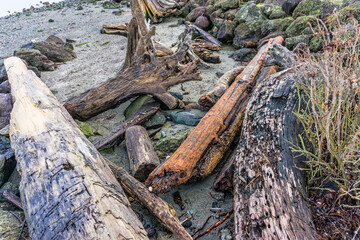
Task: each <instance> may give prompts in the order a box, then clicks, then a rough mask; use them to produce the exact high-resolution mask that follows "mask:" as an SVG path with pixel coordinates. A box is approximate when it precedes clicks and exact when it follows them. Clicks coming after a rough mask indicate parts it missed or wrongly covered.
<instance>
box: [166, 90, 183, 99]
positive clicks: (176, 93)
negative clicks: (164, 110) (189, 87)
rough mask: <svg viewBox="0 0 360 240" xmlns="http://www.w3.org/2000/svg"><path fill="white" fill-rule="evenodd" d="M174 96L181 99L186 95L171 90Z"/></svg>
mask: <svg viewBox="0 0 360 240" xmlns="http://www.w3.org/2000/svg"><path fill="white" fill-rule="evenodd" d="M169 93H170V94H171V95H172V96H173V97H176V98H177V99H179V100H183V99H184V96H183V95H182V94H181V93H178V92H169Z"/></svg>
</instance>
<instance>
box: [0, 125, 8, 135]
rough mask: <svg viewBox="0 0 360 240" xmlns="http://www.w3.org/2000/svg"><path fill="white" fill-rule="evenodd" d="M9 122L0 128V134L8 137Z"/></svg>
mask: <svg viewBox="0 0 360 240" xmlns="http://www.w3.org/2000/svg"><path fill="white" fill-rule="evenodd" d="M9 130H10V124H8V125H6V126H5V127H3V128H2V129H0V136H5V137H9Z"/></svg>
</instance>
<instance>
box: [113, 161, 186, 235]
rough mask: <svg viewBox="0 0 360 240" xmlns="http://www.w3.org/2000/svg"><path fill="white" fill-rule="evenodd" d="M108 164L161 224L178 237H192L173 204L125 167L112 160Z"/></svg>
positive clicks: (129, 190) (123, 184)
mask: <svg viewBox="0 0 360 240" xmlns="http://www.w3.org/2000/svg"><path fill="white" fill-rule="evenodd" d="M108 164H109V167H110V168H111V170H112V172H113V173H114V175H115V177H116V179H117V180H118V181H119V182H120V184H121V186H122V187H123V188H124V190H125V191H126V192H127V193H128V194H129V195H130V196H132V197H133V198H134V199H136V200H137V201H138V202H140V203H141V204H142V205H143V206H145V207H146V208H147V209H148V210H149V211H150V212H151V213H152V214H153V215H154V216H155V217H156V218H157V219H158V221H159V222H160V224H161V225H163V226H164V227H165V228H166V229H167V230H169V231H171V232H172V233H173V234H174V235H175V236H176V237H177V238H178V239H181V240H191V239H192V237H191V236H190V234H189V233H188V232H187V231H186V230H185V228H184V227H183V226H182V225H181V223H180V222H179V219H178V218H177V216H176V211H175V210H174V209H173V207H172V206H171V205H169V204H168V203H167V202H165V201H164V200H162V199H161V198H160V197H158V196H156V195H155V194H153V193H151V192H150V191H149V190H148V188H147V187H145V185H144V184H142V183H141V182H139V181H137V180H136V179H135V178H134V177H132V176H130V174H128V173H127V172H126V171H125V170H124V169H123V168H120V167H117V166H116V165H115V164H114V163H112V162H110V161H108Z"/></svg>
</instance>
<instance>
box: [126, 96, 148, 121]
mask: <svg viewBox="0 0 360 240" xmlns="http://www.w3.org/2000/svg"><path fill="white" fill-rule="evenodd" d="M150 101H152V97H151V96H149V95H143V96H139V97H137V98H136V99H135V100H134V101H132V102H131V103H130V105H129V106H128V107H127V108H126V109H125V112H124V115H125V119H128V118H129V117H131V115H133V114H134V113H135V112H136V111H137V110H139V109H140V108H141V107H142V106H143V105H144V104H145V103H149V102H150Z"/></svg>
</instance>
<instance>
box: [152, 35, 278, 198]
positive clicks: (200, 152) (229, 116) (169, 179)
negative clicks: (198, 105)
mask: <svg viewBox="0 0 360 240" xmlns="http://www.w3.org/2000/svg"><path fill="white" fill-rule="evenodd" d="M282 41H283V38H282V37H278V38H275V39H271V40H270V41H269V42H268V43H267V44H266V45H264V46H262V47H261V48H260V50H259V52H258V54H257V55H256V56H255V58H254V59H253V60H252V61H251V62H250V63H249V65H248V66H247V67H246V68H245V69H244V71H243V72H242V73H241V74H240V75H239V76H238V77H237V78H236V79H235V81H234V82H233V84H232V85H231V87H230V88H229V89H228V90H227V91H226V92H225V94H224V95H223V96H222V97H221V98H220V99H219V101H218V102H217V103H216V104H215V105H214V106H213V107H212V108H211V109H210V110H209V112H208V113H207V114H206V115H205V116H204V117H203V118H202V120H201V121H200V123H199V124H198V125H197V126H196V128H195V129H194V130H193V131H192V132H191V133H190V135H189V136H188V137H187V139H185V141H184V142H183V143H182V144H181V146H180V147H179V148H178V149H177V150H176V151H175V153H174V154H173V155H172V156H171V157H170V158H169V159H167V160H166V161H165V162H164V163H162V164H161V165H159V166H158V167H157V168H156V169H155V170H154V171H153V172H152V173H151V174H150V175H149V177H148V179H147V180H146V184H147V185H149V186H152V188H153V190H154V191H155V192H159V193H160V192H161V193H163V192H168V191H170V190H171V189H172V188H173V187H174V186H177V185H181V184H184V183H186V182H187V181H188V180H189V179H190V178H191V177H193V176H194V174H193V171H194V169H195V167H196V166H197V165H198V162H199V161H200V160H201V159H202V158H203V156H204V154H205V153H207V152H208V151H209V149H210V153H209V154H211V155H214V156H215V155H216V156H217V157H216V161H219V157H222V156H223V154H224V150H225V149H226V148H227V147H228V146H225V145H223V144H220V145H219V147H220V148H221V149H220V150H219V151H216V149H215V148H211V147H212V145H216V144H217V142H219V137H221V135H222V134H223V133H224V132H225V133H226V134H229V135H231V136H229V137H228V136H226V135H224V138H225V139H226V142H229V141H228V139H230V138H231V137H232V136H235V135H234V133H233V132H227V131H226V130H227V128H228V127H229V126H230V125H231V126H239V122H238V121H240V119H238V121H236V122H234V123H233V119H234V117H235V116H236V115H237V112H236V111H234V108H235V107H236V108H237V107H240V108H239V110H240V109H241V108H242V107H243V105H242V102H243V101H244V100H245V98H243V99H241V98H242V95H243V94H244V93H245V94H247V93H248V88H249V87H252V84H253V81H254V79H255V77H256V75H257V73H258V72H259V70H260V68H261V66H262V63H263V61H264V59H265V57H266V55H267V50H268V49H269V47H271V46H272V45H273V44H276V43H279V44H281V43H282ZM231 129H232V130H230V131H237V129H236V127H231ZM230 143H231V142H230ZM205 159H206V158H205ZM213 167H214V165H213V163H212V162H211V160H210V162H208V161H205V165H203V166H202V167H201V170H200V171H199V172H200V174H201V175H202V174H204V176H205V175H206V174H209V171H210V170H211V169H212V168H213Z"/></svg>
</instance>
